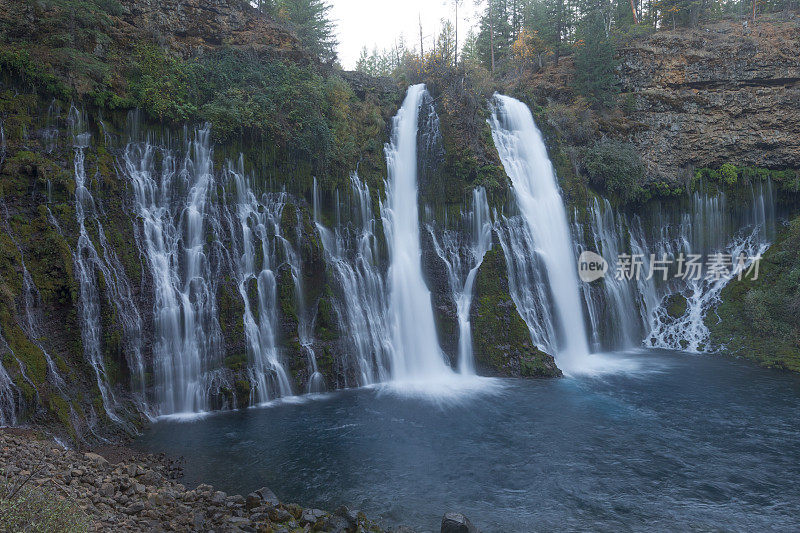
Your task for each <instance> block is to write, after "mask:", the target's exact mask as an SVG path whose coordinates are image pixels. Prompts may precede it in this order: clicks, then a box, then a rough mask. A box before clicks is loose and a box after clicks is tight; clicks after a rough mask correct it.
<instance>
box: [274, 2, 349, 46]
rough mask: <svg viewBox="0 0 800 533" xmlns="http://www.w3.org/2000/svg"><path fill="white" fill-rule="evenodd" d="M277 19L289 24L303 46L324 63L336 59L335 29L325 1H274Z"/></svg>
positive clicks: (328, 6)
mask: <svg viewBox="0 0 800 533" xmlns="http://www.w3.org/2000/svg"><path fill="white" fill-rule="evenodd" d="M274 6H275V7H273V10H274V12H275V14H276V16H277V18H279V19H281V20H284V21H286V22H288V23H289V25H290V26H291V27H292V29H293V30H294V31H295V33H297V36H298V37H299V38H300V41H301V42H302V43H303V46H304V47H305V48H306V50H308V51H309V52H311V53H312V54H314V55H316V56H317V57H319V58H320V59H321V60H322V61H333V60H334V59H336V44H337V43H336V39H335V37H334V35H335V28H334V25H333V22H332V21H331V19H330V17H329V15H330V9H331V7H330V5H328V4H327V3H326V2H325V1H324V0H274Z"/></svg>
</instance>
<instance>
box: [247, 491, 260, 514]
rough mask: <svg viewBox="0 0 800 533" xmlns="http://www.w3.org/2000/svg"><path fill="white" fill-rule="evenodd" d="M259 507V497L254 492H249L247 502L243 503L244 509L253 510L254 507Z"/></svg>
mask: <svg viewBox="0 0 800 533" xmlns="http://www.w3.org/2000/svg"><path fill="white" fill-rule="evenodd" d="M260 505H261V496H260V495H259V494H257V493H255V492H251V493H250V494H248V495H247V501H246V502H245V507H247V509H248V510H250V509H255V508H256V507H258V506H260Z"/></svg>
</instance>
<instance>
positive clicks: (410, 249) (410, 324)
mask: <svg viewBox="0 0 800 533" xmlns="http://www.w3.org/2000/svg"><path fill="white" fill-rule="evenodd" d="M424 94H425V86H424V85H423V84H419V85H412V86H411V87H409V89H408V93H407V95H406V98H405V100H404V101H403V105H402V107H401V108H400V110H399V111H398V113H397V115H396V116H395V117H394V119H393V123H392V138H391V142H390V143H389V144H387V145H386V149H385V151H386V166H387V168H388V171H389V177H388V181H387V184H386V203H385V204H384V203H381V216H382V218H383V226H384V230H385V232H386V240H387V244H388V248H389V265H390V266H389V272H388V280H389V283H388V286H389V301H390V313H391V329H392V339H393V345H394V350H393V352H392V356H393V357H392V378H393V379H395V380H401V381H402V380H408V379H427V378H433V377H436V376H443V375H448V374H449V373H450V370H449V368H448V366H447V365H446V364H445V361H444V355H443V354H442V351H441V348H440V347H439V341H438V339H437V335H436V329H435V325H434V319H433V308H432V304H431V294H430V290H429V289H428V286H427V285H426V283H425V280H424V278H423V275H422V250H421V247H420V235H419V231H420V228H419V209H418V206H417V119H418V115H419V107H420V103H421V102H422V98H423V95H424Z"/></svg>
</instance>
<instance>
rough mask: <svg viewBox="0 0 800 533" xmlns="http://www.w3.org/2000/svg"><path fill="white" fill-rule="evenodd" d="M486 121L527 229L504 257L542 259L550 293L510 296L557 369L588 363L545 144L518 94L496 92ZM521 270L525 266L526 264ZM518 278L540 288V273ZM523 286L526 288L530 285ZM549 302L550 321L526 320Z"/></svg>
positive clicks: (542, 313)
mask: <svg viewBox="0 0 800 533" xmlns="http://www.w3.org/2000/svg"><path fill="white" fill-rule="evenodd" d="M490 125H491V128H492V137H493V138H494V143H495V146H496V147H497V151H498V153H499V154H500V159H501V161H502V163H503V167H504V168H505V170H506V173H507V174H508V176H509V177H510V178H511V182H512V187H513V190H514V195H515V198H516V203H517V207H518V208H519V211H520V213H521V215H522V219H523V220H524V222H525V225H526V229H527V234H526V235H524V239H515V240H510V241H508V242H507V243H506V246H504V251H506V248H508V251H506V257H507V259H509V256H511V255H514V256H517V257H516V258H514V260H517V259H519V260H521V261H517V263H523V264H525V263H529V262H537V263H538V262H541V265H542V266H544V270H545V272H546V283H547V285H548V291H547V294H548V296H549V298H547V299H546V300H544V301H540V302H539V303H538V304H534V303H533V302H532V301H530V302H529V301H527V300H528V298H526V297H520V295H517V297H516V298H515V302H516V303H517V306H518V309H520V310H521V314H522V315H523V318H524V319H525V320H526V322H527V323H528V327H529V329H531V330H532V331H533V330H537V331H541V333H538V334H534V335H533V340H534V341H535V342H536V343H537V344H539V345H540V346H542V345H543V348H545V349H547V350H550V351H553V352H555V354H556V360H557V363H558V365H559V366H560V367H561V368H562V370H564V371H566V372H576V371H580V370H582V369H583V368H585V367H586V366H587V363H588V359H589V346H588V341H587V337H586V326H585V324H584V317H583V309H582V306H581V298H580V293H579V291H578V278H577V266H576V263H575V258H574V256H573V249H572V236H571V234H570V230H569V225H568V223H567V215H566V211H565V209H564V203H563V200H562V198H561V193H560V192H559V188H558V183H557V181H556V176H555V172H554V170H553V165H552V164H551V163H550V159H549V158H548V156H547V148H546V147H545V144H544V140H543V139H542V135H541V133H540V132H539V130H538V129H537V128H536V124H535V123H534V120H533V116H532V115H531V112H530V110H529V109H528V107H527V106H526V105H525V104H523V103H522V102H520V101H518V100H515V99H513V98H510V97H508V96H503V95H495V98H494V110H493V113H492V118H491V120H490ZM509 233H511V232H510V231H509ZM514 233H518V231H515V232H514ZM528 238H530V242H526V243H525V245H526V246H524V247H523V250H524V251H522V250H520V249H519V246H518V245H519V244H521V242H520V241H523V240H528ZM520 254H522V255H520ZM533 254H535V257H534V255H533ZM507 262H508V261H507ZM512 262H513V261H512ZM509 264H511V263H509ZM519 270H522V269H519ZM525 270H528V271H530V268H527V269H525ZM510 277H511V276H510ZM520 282H523V283H525V285H527V284H528V283H534V286H536V287H537V292H539V293H541V292H543V291H541V290H540V288H541V286H542V279H541V278H539V279H536V280H533V279H521V276H517V277H516V279H515V283H514V286H515V287H516V289H517V291H518V290H519V289H520V288H522V285H521V283H520ZM525 290H526V291H530V287H526V289H525ZM515 292H516V291H515ZM531 300H532V298H531ZM544 302H549V304H548V303H544ZM529 305H530V306H533V307H534V308H533V309H531V310H530V311H528V310H526V309H525V306H529ZM549 307H552V308H553V310H554V311H555V316H554V317H552V318H555V321H553V320H550V321H549V323H548V324H547V325H545V326H541V325H537V324H533V323H531V322H530V321H529V320H531V319H532V318H534V317H536V318H539V319H548V318H550V317H549V316H547V312H546V310H545V308H549ZM540 328H543V330H542V329H540Z"/></svg>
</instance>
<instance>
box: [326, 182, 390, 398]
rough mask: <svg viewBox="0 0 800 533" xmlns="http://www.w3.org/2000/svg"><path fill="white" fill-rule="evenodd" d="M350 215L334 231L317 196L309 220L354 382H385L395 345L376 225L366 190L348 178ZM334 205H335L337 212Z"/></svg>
mask: <svg viewBox="0 0 800 533" xmlns="http://www.w3.org/2000/svg"><path fill="white" fill-rule="evenodd" d="M350 190H351V193H352V197H353V199H354V205H355V207H356V208H355V209H354V215H353V217H352V218H353V220H352V221H351V223H350V225H348V226H343V224H342V222H341V215H340V214H339V215H338V216H337V225H336V227H335V228H334V231H331V230H329V229H328V228H326V227H325V226H324V225H323V224H322V221H321V216H320V209H319V198H318V195H315V198H314V222H315V223H316V226H317V230H318V231H319V233H320V235H321V238H322V246H323V248H324V250H325V258H326V261H327V263H328V267H329V268H330V269H331V271H332V273H333V277H334V279H335V281H336V284H337V288H338V291H337V296H338V297H337V298H336V299H335V300H334V307H335V310H336V315H337V318H338V322H339V330H340V331H341V332H342V334H343V335H344V336H345V339H346V341H347V344H348V348H349V351H352V354H353V357H351V358H349V359H351V360H352V364H350V367H351V369H352V372H353V373H354V374H355V375H356V380H357V381H356V383H353V384H349V383H345V385H346V386H348V385H370V384H372V383H376V382H380V381H387V380H388V379H389V378H390V365H391V361H392V360H393V358H394V345H393V344H392V336H391V333H390V326H389V323H390V318H389V315H390V312H389V302H388V299H387V297H386V293H387V290H386V281H385V279H384V276H383V274H382V272H381V270H380V266H379V264H378V257H379V253H378V237H377V235H376V233H375V232H376V226H377V221H376V219H375V215H374V213H373V210H372V200H371V197H370V190H369V187H368V186H367V185H366V184H365V183H364V182H362V181H361V180H360V179H359V178H358V174H355V173H354V174H352V175H351V176H350ZM338 209H339V203H338V202H337V212H338Z"/></svg>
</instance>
